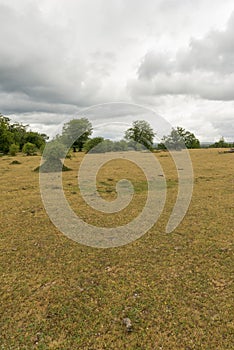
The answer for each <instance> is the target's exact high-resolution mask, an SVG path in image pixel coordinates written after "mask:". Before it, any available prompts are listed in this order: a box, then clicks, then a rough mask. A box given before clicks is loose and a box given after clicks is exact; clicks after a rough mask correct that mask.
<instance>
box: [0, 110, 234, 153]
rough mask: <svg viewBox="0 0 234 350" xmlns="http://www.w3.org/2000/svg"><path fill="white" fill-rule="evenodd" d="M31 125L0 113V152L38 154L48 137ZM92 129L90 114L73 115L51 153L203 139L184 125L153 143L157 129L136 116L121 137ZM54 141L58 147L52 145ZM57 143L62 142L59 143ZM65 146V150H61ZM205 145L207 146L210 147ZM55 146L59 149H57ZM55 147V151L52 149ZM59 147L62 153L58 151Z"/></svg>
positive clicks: (182, 144) (188, 144)
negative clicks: (116, 138) (98, 133)
mask: <svg viewBox="0 0 234 350" xmlns="http://www.w3.org/2000/svg"><path fill="white" fill-rule="evenodd" d="M27 129H28V125H23V124H21V123H12V122H11V121H10V119H9V118H8V117H5V116H3V115H2V114H0V153H2V154H7V153H10V154H11V155H15V154H16V153H17V152H19V151H21V152H23V153H25V154H26V155H32V154H35V153H36V152H37V151H38V150H40V151H43V149H44V147H45V144H46V141H47V140H48V139H49V138H48V136H47V135H46V134H40V133H38V132H35V131H32V130H29V131H28V130H27ZM92 132H93V128H92V124H91V122H90V121H89V120H88V119H87V118H84V117H83V118H80V119H72V120H70V121H69V122H68V123H65V124H64V126H63V130H62V133H61V135H57V136H56V137H55V138H54V139H53V140H52V141H50V143H52V145H51V147H50V150H51V151H50V153H51V154H56V157H58V158H61V157H62V156H63V155H64V152H65V148H67V147H68V149H73V151H74V152H76V151H77V150H78V151H85V152H86V153H87V152H93V153H104V152H115V151H127V150H143V149H148V150H154V149H155V150H167V149H169V150H177V151H180V150H181V149H183V148H188V149H193V148H201V147H204V146H203V145H202V146H201V144H200V141H199V140H198V139H197V138H196V136H195V135H194V134H193V133H191V132H190V131H187V130H185V129H184V128H182V127H179V126H178V127H176V128H172V130H171V132H170V134H169V135H165V136H164V137H163V138H162V140H161V143H159V144H157V145H155V144H154V143H153V141H154V138H155V136H156V134H157V133H156V132H154V130H153V129H152V127H151V126H150V124H149V123H148V122H147V121H145V120H137V121H134V122H133V123H132V127H130V128H129V129H127V130H126V131H125V133H124V135H123V139H122V140H120V141H112V140H109V139H104V138H103V137H102V136H98V137H94V138H91V135H92ZM53 144H55V147H52V146H53ZM58 144H60V146H59V147H58ZM63 146H64V150H62V148H63ZM207 147H209V148H232V147H234V143H228V142H226V141H225V140H224V138H221V139H220V140H219V141H217V142H215V143H214V144H210V145H208V146H207ZM207 147H206V148H207ZM55 148H57V149H56V152H55ZM52 150H53V151H52ZM58 150H59V155H58V154H57V153H58Z"/></svg>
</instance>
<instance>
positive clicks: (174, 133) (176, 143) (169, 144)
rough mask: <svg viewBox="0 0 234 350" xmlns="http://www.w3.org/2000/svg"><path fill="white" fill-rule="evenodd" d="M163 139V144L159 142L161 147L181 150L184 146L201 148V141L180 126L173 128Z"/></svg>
mask: <svg viewBox="0 0 234 350" xmlns="http://www.w3.org/2000/svg"><path fill="white" fill-rule="evenodd" d="M162 140H163V144H159V148H168V149H174V150H176V151H180V150H181V149H183V148H188V149H191V148H200V142H199V140H198V139H197V138H196V137H195V135H194V134H193V133H191V132H190V131H186V130H185V129H184V128H182V127H180V126H177V127H176V128H172V130H171V133H170V134H169V135H167V136H164V137H163V139H162ZM164 146H165V147H164Z"/></svg>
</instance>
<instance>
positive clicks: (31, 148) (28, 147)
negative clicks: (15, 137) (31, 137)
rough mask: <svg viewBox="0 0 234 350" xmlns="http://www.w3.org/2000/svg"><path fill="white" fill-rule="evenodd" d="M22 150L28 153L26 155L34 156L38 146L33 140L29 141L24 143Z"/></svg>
mask: <svg viewBox="0 0 234 350" xmlns="http://www.w3.org/2000/svg"><path fill="white" fill-rule="evenodd" d="M22 152H23V153H24V154H26V156H34V155H35V154H36V152H37V147H36V145H34V144H33V143H31V142H27V143H25V144H24V146H23V149H22Z"/></svg>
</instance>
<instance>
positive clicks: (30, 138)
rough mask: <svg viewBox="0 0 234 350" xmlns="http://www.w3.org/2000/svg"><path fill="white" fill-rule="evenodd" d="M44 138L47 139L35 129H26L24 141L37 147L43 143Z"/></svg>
mask: <svg viewBox="0 0 234 350" xmlns="http://www.w3.org/2000/svg"><path fill="white" fill-rule="evenodd" d="M46 140H48V136H47V135H46V134H39V133H38V132H35V131H28V132H27V133H26V135H25V142H30V143H33V144H34V145H36V147H37V148H38V149H40V148H41V147H43V146H44V145H45V142H46Z"/></svg>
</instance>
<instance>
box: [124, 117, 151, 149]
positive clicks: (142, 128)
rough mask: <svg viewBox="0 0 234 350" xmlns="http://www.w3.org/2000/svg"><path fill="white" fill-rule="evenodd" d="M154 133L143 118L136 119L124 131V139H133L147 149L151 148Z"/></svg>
mask: <svg viewBox="0 0 234 350" xmlns="http://www.w3.org/2000/svg"><path fill="white" fill-rule="evenodd" d="M154 137H155V133H154V131H153V129H152V128H151V126H150V124H149V123H148V122H147V121H145V120H136V121H134V122H133V124H132V127H131V128H129V129H128V130H127V131H126V132H125V139H126V140H133V141H135V142H137V143H140V144H142V145H144V146H145V147H146V148H148V149H152V147H153V140H154Z"/></svg>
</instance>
